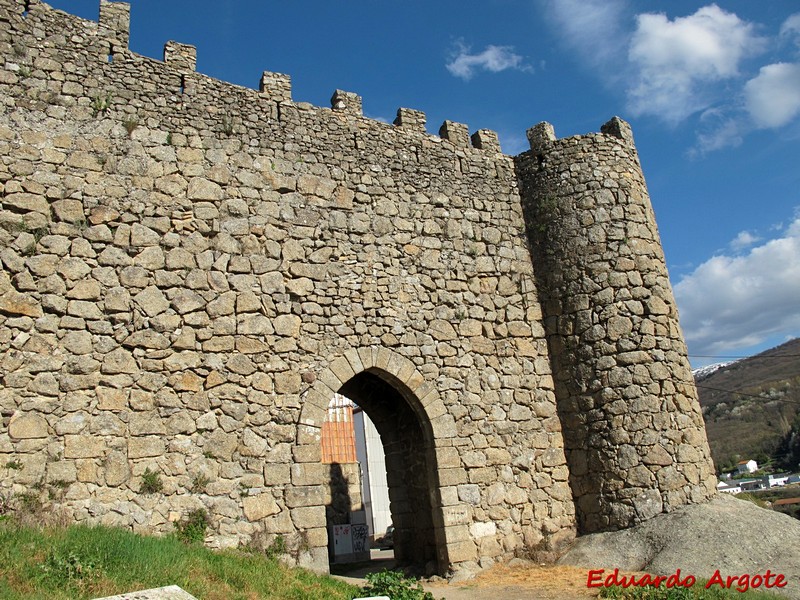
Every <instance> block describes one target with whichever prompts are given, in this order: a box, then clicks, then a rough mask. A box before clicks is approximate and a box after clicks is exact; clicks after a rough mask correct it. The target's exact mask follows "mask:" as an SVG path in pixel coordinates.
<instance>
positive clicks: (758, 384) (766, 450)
mask: <svg viewBox="0 0 800 600" xmlns="http://www.w3.org/2000/svg"><path fill="white" fill-rule="evenodd" d="M695 382H696V384H697V391H698V393H699V395H700V406H701V407H702V409H703V418H704V419H705V422H706V431H707V433H708V442H709V444H710V446H711V454H712V456H713V458H714V463H715V464H716V466H717V469H718V470H722V471H727V470H732V469H733V468H734V467H735V465H736V463H737V462H738V461H739V460H745V459H751V458H753V459H755V460H756V461H758V463H759V464H763V463H764V462H766V461H768V460H774V461H775V463H776V466H777V467H780V468H793V469H796V468H797V461H798V460H800V339H795V340H792V341H790V342H787V343H785V344H782V345H780V346H778V347H776V348H772V349H771V350H767V351H765V352H762V353H761V354H758V355H756V356H751V357H750V358H745V359H742V360H738V361H736V362H733V363H727V364H722V365H713V366H712V367H706V368H704V369H698V370H697V371H696V372H695Z"/></svg>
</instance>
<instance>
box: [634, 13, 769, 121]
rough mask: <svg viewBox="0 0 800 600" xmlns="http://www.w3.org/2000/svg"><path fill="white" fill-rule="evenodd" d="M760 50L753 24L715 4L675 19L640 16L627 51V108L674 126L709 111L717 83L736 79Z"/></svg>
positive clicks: (657, 15) (761, 44) (715, 94)
mask: <svg viewBox="0 0 800 600" xmlns="http://www.w3.org/2000/svg"><path fill="white" fill-rule="evenodd" d="M763 47H764V40H763V39H762V38H760V37H758V36H757V35H756V34H755V29H754V26H753V25H752V24H750V23H747V22H745V21H742V20H741V19H740V18H739V17H737V16H736V15H735V14H733V13H729V12H726V11H724V10H722V9H721V8H719V7H718V6H716V5H715V4H711V5H709V6H704V7H703V8H700V9H699V10H698V11H697V12H695V13H694V14H693V15H690V16H688V17H678V18H676V19H674V20H669V19H668V18H667V17H666V16H665V15H663V14H651V13H646V14H641V15H639V16H638V17H637V28H636V31H635V32H634V34H633V37H632V39H631V43H630V49H629V52H628V57H629V59H630V61H631V63H632V64H633V65H634V66H635V68H636V76H635V82H634V84H633V85H632V86H631V87H630V88H629V90H628V102H629V108H630V109H631V111H632V112H633V113H634V114H636V115H644V114H650V115H654V116H657V117H659V118H662V119H664V120H666V121H668V122H671V123H677V122H679V121H681V120H683V119H685V118H686V117H688V116H689V115H691V114H693V113H695V112H697V111H700V110H703V109H705V108H706V107H708V106H710V105H711V104H712V102H713V101H714V100H715V98H716V97H717V96H718V95H720V94H721V93H722V91H723V90H721V86H719V83H720V82H723V81H725V80H729V79H732V78H735V77H737V76H738V74H739V64H740V62H741V61H742V59H743V58H745V57H747V56H749V55H752V54H755V53H757V52H759V51H761V50H762V49H763Z"/></svg>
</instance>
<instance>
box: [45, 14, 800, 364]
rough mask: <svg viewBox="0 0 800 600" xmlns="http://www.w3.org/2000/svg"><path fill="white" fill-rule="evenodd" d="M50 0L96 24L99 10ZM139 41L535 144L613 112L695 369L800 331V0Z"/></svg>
mask: <svg viewBox="0 0 800 600" xmlns="http://www.w3.org/2000/svg"><path fill="white" fill-rule="evenodd" d="M50 4H51V5H53V6H55V7H56V8H61V9H63V10H66V11H67V12H70V13H73V14H77V15H80V16H82V17H84V18H90V19H97V13H98V2H97V1H96V0H52V1H51V2H50ZM131 4H132V10H131V13H132V25H131V48H132V50H134V51H135V52H138V53H140V54H144V55H146V56H151V57H154V58H161V56H162V50H163V45H164V42H166V41H167V40H170V39H173V40H176V41H179V42H183V43H189V44H193V45H195V46H197V49H198V71H200V72H202V73H205V74H207V75H211V76H213V77H217V78H219V79H223V80H225V81H230V82H232V83H236V84H239V85H245V86H248V87H256V86H257V84H258V80H259V77H260V74H261V72H262V71H264V70H267V71H277V72H282V73H288V74H289V75H291V76H292V85H293V98H294V100H295V101H305V102H311V103H312V104H316V105H319V106H329V100H330V96H331V94H332V92H333V90H334V89H337V88H339V89H344V90H347V91H352V92H356V93H358V94H360V95H361V96H362V97H363V99H364V113H365V114H366V115H367V116H370V117H373V118H378V119H384V120H387V121H391V120H393V119H394V116H395V114H396V111H397V108H399V107H406V108H413V109H417V110H422V111H424V112H426V113H427V119H428V130H429V131H430V132H431V133H436V132H438V129H439V126H440V125H441V123H442V121H444V120H445V119H449V120H453V121H458V122H462V123H466V124H468V125H469V127H470V130H471V131H475V130H477V129H481V128H488V129H494V130H495V131H497V132H498V133H499V135H500V140H501V143H502V145H503V149H504V151H505V152H507V153H510V154H516V153H518V152H521V151H523V150H525V149H526V147H527V146H526V141H525V131H526V130H527V129H528V128H529V127H531V126H532V125H534V124H536V123H538V122H540V121H549V122H550V123H552V124H553V125H554V126H555V129H556V134H557V135H558V136H568V135H575V134H583V133H587V132H592V131H598V130H599V127H600V125H601V124H603V123H604V122H606V121H607V120H608V119H609V118H610V117H612V116H613V115H619V116H621V117H623V118H625V119H627V120H628V121H630V122H631V124H632V125H633V130H634V136H635V138H636V142H637V147H638V149H639V154H640V157H641V160H642V164H643V167H644V172H645V177H646V178H647V182H648V186H649V189H650V196H651V198H652V201H653V206H654V208H655V211H656V216H657V218H658V223H659V229H660V231H661V236H662V241H663V243H664V248H665V252H666V256H667V263H668V266H669V270H670V275H671V278H672V282H673V286H674V287H675V292H676V297H677V299H678V305H679V309H680V313H681V322H682V325H683V328H684V332H685V334H686V337H687V341H688V344H689V352H690V354H691V355H692V364H693V365H694V366H702V365H705V364H709V363H713V362H718V360H717V359H715V358H710V357H709V356H719V355H725V356H727V355H748V354H752V353H754V352H757V351H759V350H761V349H764V348H767V347H770V346H774V345H777V344H779V343H782V342H783V341H786V340H787V339H790V338H793V337H797V336H798V334H800V168H798V167H799V166H800V3H798V2H797V0H764V1H760V2H756V1H754V0H730V1H720V2H717V3H716V4H712V3H706V2H700V1H689V0H637V1H634V0H484V1H482V2H463V1H452V0H435V1H418V0H407V1H405V2H402V3H398V2H392V3H390V2H385V1H379V0H348V1H346V2H330V1H327V2H321V1H317V0H312V1H306V2H270V1H259V0H237V1H236V2H232V1H225V0H169V1H168V2H164V1H162V0H132V2H131Z"/></svg>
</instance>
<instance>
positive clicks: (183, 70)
mask: <svg viewBox="0 0 800 600" xmlns="http://www.w3.org/2000/svg"><path fill="white" fill-rule="evenodd" d="M3 5H5V10H7V11H8V13H7V14H8V17H7V19H13V18H14V17H18V18H19V19H22V20H23V21H25V22H26V23H27V24H28V25H29V26H32V25H33V24H34V23H38V24H40V25H44V26H46V27H49V28H51V29H58V28H60V27H61V26H62V25H67V29H78V30H82V32H83V33H84V35H86V36H87V37H88V39H90V40H91V43H92V44H93V45H95V46H96V47H99V48H100V51H99V52H98V60H100V61H105V62H110V63H113V62H114V60H115V58H116V60H117V61H118V62H119V61H120V60H121V59H123V56H124V58H125V59H127V60H128V61H134V62H148V61H155V59H151V58H149V57H145V56H142V55H138V54H136V53H133V52H131V51H130V50H129V46H128V44H129V39H130V11H131V6H130V4H129V3H126V2H113V1H110V0H100V11H99V19H98V21H97V22H94V21H89V20H85V19H81V18H79V17H75V16H73V15H69V14H67V13H64V12H62V11H59V10H55V9H53V8H51V7H50V6H49V5H47V4H46V3H45V2H42V1H41V0H0V6H3ZM42 33H44V35H45V37H48V34H47V30H45V31H44V32H42ZM161 64H163V65H164V66H166V67H169V68H170V69H171V70H173V71H175V72H177V73H179V74H180V76H179V77H178V78H177V79H176V81H177V85H175V86H172V89H170V90H164V91H166V92H178V93H180V94H181V95H185V94H186V95H189V94H191V93H192V90H193V89H196V85H192V84H193V82H194V83H202V82H203V80H206V82H210V81H214V82H215V85H213V86H211V87H214V88H215V90H216V91H217V92H218V93H219V94H221V98H224V97H225V96H226V95H229V94H230V95H236V94H238V93H240V92H241V90H242V89H249V88H241V87H240V86H237V85H234V84H229V83H226V82H222V81H218V80H215V79H213V78H211V77H209V76H206V75H203V74H199V73H197V72H196V69H197V48H196V47H195V46H193V45H190V44H184V43H179V42H176V41H173V40H170V41H167V42H166V43H165V44H164V51H163V59H162V61H161ZM254 91H257V92H258V93H259V94H260V95H261V96H262V98H266V99H268V100H269V101H270V102H272V103H274V104H275V105H281V104H285V105H292V104H295V103H294V101H293V100H292V86H291V76H290V75H287V74H283V73H274V72H270V71H264V72H263V73H262V75H261V78H260V80H259V83H258V87H257V90H254ZM301 104H303V108H304V109H306V108H319V109H322V110H325V109H326V107H312V106H311V105H309V104H307V103H301ZM274 108H275V109H274V110H271V109H270V108H269V107H268V109H267V110H266V112H267V114H268V115H269V116H270V117H275V118H279V116H280V113H281V111H280V110H278V109H277V108H276V107H274ZM330 109H332V110H334V111H336V112H339V113H342V114H348V115H352V116H357V117H362V118H365V117H363V108H362V99H361V97H360V96H359V95H357V94H355V93H353V92H345V91H343V90H336V91H335V92H334V93H333V95H332V97H331V105H330ZM288 112H292V111H291V110H289V111H288ZM228 118H229V119H233V120H235V116H233V115H228ZM368 120H370V121H372V122H373V123H374V124H376V125H381V126H383V125H385V124H384V123H383V122H381V121H375V120H371V119H368ZM393 125H394V126H395V127H397V128H399V129H401V130H402V131H403V133H406V134H408V133H416V134H422V135H426V136H428V137H429V138H434V139H436V136H433V135H431V134H429V133H428V132H427V130H426V128H425V125H426V117H425V113H424V112H422V111H419V110H414V109H410V108H398V110H397V116H396V118H395V120H394V121H393ZM540 125H547V124H540ZM540 125H537V126H536V127H534V128H532V129H531V130H529V131H528V136H529V140H531V144H532V146H531V147H532V148H533V145H534V140H533V138H531V135H532V134H531V132H532V131H534V130H536V128H538V127H540ZM604 127H605V126H604ZM628 130H630V127H629V126H628ZM548 131H549V132H550V134H552V136H553V137H547V136H545V137H542V138H541V139H539V141H537V142H536V143H537V144H538V143H539V142H542V141H545V140H547V141H555V139H556V138H555V137H554V134H553V133H552V127H550V129H549V130H548ZM601 131H602V132H603V133H609V134H611V135H616V136H617V137H620V135H617V134H618V133H619V131H618V130H617V129H614V130H613V131H612V130H608V131H606V130H605V129H602V130H601ZM438 134H439V135H438V139H441V140H445V141H448V142H450V143H451V144H452V145H453V146H454V147H455V148H461V149H465V148H472V149H476V150H482V151H484V152H488V153H490V154H497V153H500V152H501V148H500V141H499V139H498V136H497V133H496V132H494V131H492V130H489V129H480V130H478V131H476V132H475V133H473V134H472V135H470V134H469V129H468V127H467V126H466V125H463V124H460V123H455V122H453V121H448V120H446V121H444V122H443V123H442V125H441V127H440V128H439V131H438ZM536 135H538V134H534V137H535V136H536ZM631 140H632V138H631Z"/></svg>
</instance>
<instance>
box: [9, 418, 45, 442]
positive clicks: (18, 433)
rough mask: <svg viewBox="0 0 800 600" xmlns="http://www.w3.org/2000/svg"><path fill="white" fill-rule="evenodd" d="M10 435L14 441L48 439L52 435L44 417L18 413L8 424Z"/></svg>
mask: <svg viewBox="0 0 800 600" xmlns="http://www.w3.org/2000/svg"><path fill="white" fill-rule="evenodd" d="M8 435H9V436H10V437H11V439H12V440H29V439H36V438H46V437H48V436H49V435H50V428H49V427H48V424H47V420H46V419H45V418H44V417H43V416H42V415H38V414H35V413H27V414H26V413H23V412H19V411H18V412H16V413H14V415H13V416H12V417H11V420H10V421H9V423H8Z"/></svg>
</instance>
